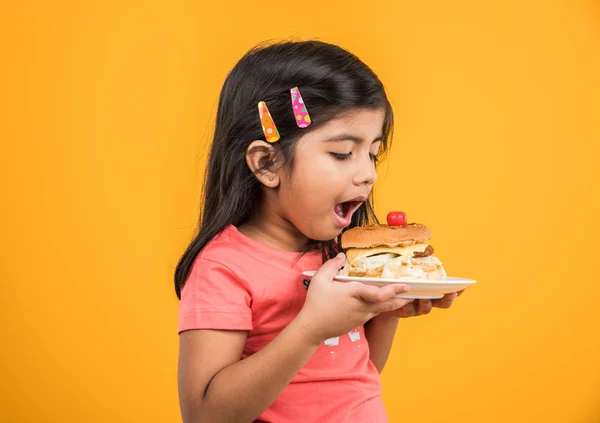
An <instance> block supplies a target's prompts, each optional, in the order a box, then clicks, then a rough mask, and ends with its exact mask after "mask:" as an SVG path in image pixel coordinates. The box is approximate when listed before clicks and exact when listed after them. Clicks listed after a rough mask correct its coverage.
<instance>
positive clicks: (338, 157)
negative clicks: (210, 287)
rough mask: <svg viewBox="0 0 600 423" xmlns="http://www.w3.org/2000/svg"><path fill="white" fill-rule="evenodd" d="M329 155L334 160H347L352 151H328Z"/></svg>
mask: <svg viewBox="0 0 600 423" xmlns="http://www.w3.org/2000/svg"><path fill="white" fill-rule="evenodd" d="M329 154H330V155H331V157H333V158H334V159H336V160H348V159H349V158H350V156H351V155H352V153H348V154H340V153H329Z"/></svg>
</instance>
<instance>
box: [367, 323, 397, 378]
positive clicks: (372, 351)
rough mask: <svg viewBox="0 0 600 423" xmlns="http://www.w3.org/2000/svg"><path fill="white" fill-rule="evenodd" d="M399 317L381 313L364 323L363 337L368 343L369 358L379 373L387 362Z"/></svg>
mask: <svg viewBox="0 0 600 423" xmlns="http://www.w3.org/2000/svg"><path fill="white" fill-rule="evenodd" d="M398 320H400V318H399V317H396V316H394V315H392V314H389V313H382V314H380V315H379V316H377V317H374V318H372V319H371V320H369V321H368V322H367V323H365V337H366V338H367V341H368V343H369V358H370V359H371V361H372V362H373V364H374V365H375V367H376V368H377V371H378V372H379V373H381V372H382V371H383V367H384V366H385V363H386V362H387V359H388V356H389V355H390V350H391V349H392V343H393V341H394V335H395V334H396V328H397V327H398Z"/></svg>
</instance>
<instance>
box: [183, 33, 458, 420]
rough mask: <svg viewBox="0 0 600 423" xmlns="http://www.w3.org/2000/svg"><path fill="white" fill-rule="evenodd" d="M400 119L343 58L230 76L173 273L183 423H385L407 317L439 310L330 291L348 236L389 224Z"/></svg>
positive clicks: (303, 58)
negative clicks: (191, 234) (192, 231)
mask: <svg viewBox="0 0 600 423" xmlns="http://www.w3.org/2000/svg"><path fill="white" fill-rule="evenodd" d="M392 120H393V116H392V109H391V106H390V103H389V102H388V99H387V97H386V94H385V91H384V88H383V85H382V83H381V82H380V81H379V79H378V78H377V76H376V75H375V74H374V73H373V71H372V70H371V69H369V68H368V67H367V66H366V65H365V64H364V63H363V62H361V61H360V60H359V59H358V58H357V57H356V56H354V55H352V54H351V53H349V52H347V51H345V50H343V49H342V48H340V47H337V46H335V45H331V44H327V43H323V42H315V41H308V42H288V43H282V44H275V45H270V46H268V47H262V48H257V49H254V50H251V51H250V52H248V53H247V54H246V55H245V56H244V57H243V58H242V59H241V60H240V61H239V62H238V63H237V65H236V66H235V67H234V68H233V70H232V71H231V73H230V74H229V76H228V77H227V79H226V81H225V84H224V86H223V89H222V91H221V96H220V100H219V107H218V112H217V122H216V128H215V133H214V139H213V143H212V147H211V151H210V157H209V161H208V168H207V172H206V180H205V189H204V198H203V212H202V216H201V221H200V231H199V233H198V235H197V236H196V238H195V239H194V240H193V241H192V243H191V244H190V246H189V247H188V249H187V251H186V252H185V254H184V255H183V257H182V258H181V260H180V262H179V264H178V266H177V270H176V273H175V289H176V292H177V295H178V296H179V297H180V298H181V303H180V312H179V328H178V330H179V333H180V352H179V395H180V404H181V412H182V416H183V421H184V422H186V423H191V422H211V423H217V422H253V421H254V422H275V423H285V422H353V423H360V422H386V421H387V417H386V413H385V409H384V406H383V402H382V400H381V396H380V393H381V385H380V381H379V373H380V372H381V370H382V369H383V366H384V364H385V362H386V360H387V357H388V354H389V351H390V348H391V345H392V340H393V337H394V332H395V329H396V325H397V322H398V317H404V316H410V315H415V314H424V313H427V312H428V311H429V310H430V309H431V306H432V304H431V302H429V301H422V302H418V301H415V302H414V303H409V301H410V300H405V299H401V298H397V297H395V295H396V294H398V293H401V292H405V291H406V290H407V287H406V286H405V285H401V284H394V285H388V286H386V287H383V288H379V287H374V286H369V285H364V284H361V283H358V282H351V283H336V282H333V277H334V275H335V274H336V272H337V271H338V270H339V269H340V267H341V266H342V265H343V264H344V261H345V258H344V254H343V253H339V254H338V250H339V246H338V241H337V240H339V235H340V234H341V233H342V232H343V231H344V230H346V229H348V228H352V227H355V226H358V225H364V224H368V223H371V222H375V221H376V218H375V215H374V213H373V209H372V204H371V200H372V192H371V189H372V187H373V183H374V182H375V180H376V178H377V174H376V171H375V165H376V162H377V158H378V156H380V154H381V153H382V152H384V151H385V150H386V148H387V147H388V138H389V136H390V132H391V128H392ZM316 269H318V272H317V273H316V275H315V276H314V278H313V279H312V281H311V283H310V288H309V289H308V290H307V289H306V288H305V286H304V284H303V282H302V275H301V273H302V271H305V270H316ZM454 297H455V294H452V295H448V296H446V297H445V298H444V299H442V300H440V302H438V303H437V304H433V305H437V306H439V307H448V306H449V305H450V304H451V302H452V300H453V299H454ZM407 304H408V305H407Z"/></svg>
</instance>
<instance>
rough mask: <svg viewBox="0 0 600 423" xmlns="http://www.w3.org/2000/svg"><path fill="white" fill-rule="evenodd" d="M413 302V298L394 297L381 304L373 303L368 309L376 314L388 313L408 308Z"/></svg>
mask: <svg viewBox="0 0 600 423" xmlns="http://www.w3.org/2000/svg"><path fill="white" fill-rule="evenodd" d="M412 301H413V300H412V299H411V298H398V297H392V298H390V299H389V300H385V301H381V302H379V303H371V304H369V305H368V307H369V308H370V309H371V311H372V312H374V313H387V312H390V311H394V310H398V309H401V308H403V307H408V306H410V304H412ZM409 303H410V304H409Z"/></svg>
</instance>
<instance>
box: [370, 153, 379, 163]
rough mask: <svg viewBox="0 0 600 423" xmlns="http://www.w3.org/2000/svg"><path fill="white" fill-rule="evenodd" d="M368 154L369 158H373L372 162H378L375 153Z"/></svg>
mask: <svg viewBox="0 0 600 423" xmlns="http://www.w3.org/2000/svg"><path fill="white" fill-rule="evenodd" d="M369 156H371V160H373V163H375V164H377V162H379V158H378V157H377V154H370V153H369Z"/></svg>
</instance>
